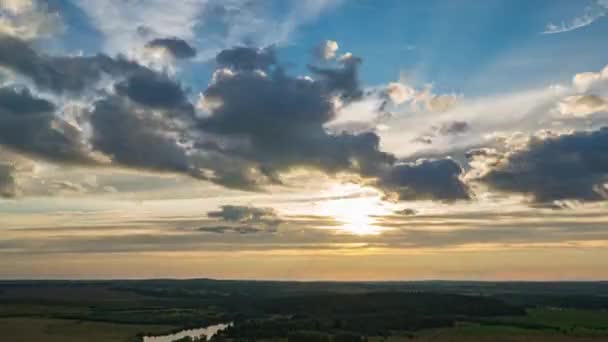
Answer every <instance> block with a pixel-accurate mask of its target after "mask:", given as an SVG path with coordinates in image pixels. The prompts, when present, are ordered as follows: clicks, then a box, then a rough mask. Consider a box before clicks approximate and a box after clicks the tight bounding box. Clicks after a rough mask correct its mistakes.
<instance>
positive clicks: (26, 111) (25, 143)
mask: <svg viewBox="0 0 608 342" xmlns="http://www.w3.org/2000/svg"><path fill="white" fill-rule="evenodd" d="M54 111H55V105H54V104H53V103H51V102H49V101H47V100H45V99H41V98H38V97H35V96H34V95H32V93H31V92H30V91H29V90H28V89H21V90H19V89H17V88H13V87H4V88H0V144H1V145H4V146H6V147H9V148H10V149H13V150H15V151H19V152H22V153H26V154H28V155H33V156H36V157H40V158H43V159H47V160H51V161H58V162H67V163H92V162H93V159H92V158H91V156H90V155H89V153H88V151H87V148H86V146H85V144H83V142H82V141H81V137H80V132H79V131H78V130H77V129H76V128H75V127H73V126H71V125H70V124H68V123H67V122H64V121H62V120H61V119H59V118H57V117H55V115H54Z"/></svg>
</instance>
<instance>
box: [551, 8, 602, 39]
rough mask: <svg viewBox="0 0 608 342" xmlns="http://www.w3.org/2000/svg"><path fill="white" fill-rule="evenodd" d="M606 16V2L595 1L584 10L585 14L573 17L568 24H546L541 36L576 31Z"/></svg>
mask: <svg viewBox="0 0 608 342" xmlns="http://www.w3.org/2000/svg"><path fill="white" fill-rule="evenodd" d="M607 14H608V0H597V1H596V2H595V3H594V4H593V5H590V6H587V7H586V8H585V13H584V14H583V15H581V16H578V17H575V18H574V19H572V20H570V21H569V22H565V21H563V22H561V23H560V24H555V23H549V24H547V26H546V28H545V31H543V32H542V33H543V34H555V33H563V32H569V31H574V30H578V29H580V28H583V27H585V26H589V25H591V24H593V23H594V22H596V21H597V20H599V19H601V18H602V17H604V16H606V15H607Z"/></svg>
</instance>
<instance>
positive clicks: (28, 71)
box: [0, 36, 144, 94]
mask: <svg viewBox="0 0 608 342" xmlns="http://www.w3.org/2000/svg"><path fill="white" fill-rule="evenodd" d="M0 66H3V67H5V68H7V69H9V70H11V71H13V72H15V73H18V74H20V75H22V76H25V77H27V78H28V79H30V80H31V81H33V83H34V84H35V85H36V87H38V88H39V89H41V90H46V91H52V92H55V93H66V92H67V93H72V94H81V93H84V92H87V91H90V90H91V88H93V87H94V86H95V85H96V83H98V82H99V81H101V80H102V78H103V77H105V76H114V77H124V76H125V75H129V74H130V73H133V72H135V71H141V70H142V69H143V68H144V67H142V66H140V65H139V64H137V63H135V62H132V61H128V60H126V59H124V58H121V57H119V58H116V59H114V58H111V57H108V56H106V55H102V54H100V55H96V56H71V57H64V56H59V57H55V56H47V55H44V54H39V53H38V52H37V51H35V50H34V49H33V48H32V47H30V45H28V44H27V43H26V42H24V41H22V40H20V39H17V38H13V37H9V36H0Z"/></svg>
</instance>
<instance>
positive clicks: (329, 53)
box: [315, 40, 339, 61]
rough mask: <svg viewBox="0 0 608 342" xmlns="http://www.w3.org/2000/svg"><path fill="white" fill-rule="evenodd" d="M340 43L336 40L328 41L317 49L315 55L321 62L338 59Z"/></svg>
mask: <svg viewBox="0 0 608 342" xmlns="http://www.w3.org/2000/svg"><path fill="white" fill-rule="evenodd" d="M338 48H339V46H338V42H336V41H335V40H326V41H324V42H323V43H321V44H320V45H319V46H317V48H316V49H315V55H316V57H317V58H319V59H321V60H326V61H328V60H330V59H334V58H336V53H337V52H338Z"/></svg>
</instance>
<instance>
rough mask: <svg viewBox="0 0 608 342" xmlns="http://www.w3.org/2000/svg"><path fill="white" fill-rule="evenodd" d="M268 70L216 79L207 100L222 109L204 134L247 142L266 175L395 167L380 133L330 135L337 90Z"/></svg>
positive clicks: (249, 154)
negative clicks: (384, 165) (382, 149)
mask: <svg viewBox="0 0 608 342" xmlns="http://www.w3.org/2000/svg"><path fill="white" fill-rule="evenodd" d="M256 51H258V50H255V49H254V50H253V51H252V52H251V53H252V54H254V53H255V52H256ZM220 55H221V53H220ZM246 64H248V63H246ZM267 71H268V73H267V74H264V73H260V72H256V71H251V70H241V71H238V70H235V71H234V72H232V73H224V74H219V75H216V79H215V81H214V83H212V84H211V85H210V86H209V88H208V89H207V90H206V91H205V93H204V95H205V99H206V101H210V102H213V103H219V104H220V105H219V106H217V107H216V108H214V110H213V111H212V113H211V114H212V115H211V116H210V117H209V118H207V119H205V120H203V121H201V127H202V129H203V130H206V131H210V132H214V133H217V134H224V135H232V136H241V137H245V138H246V139H247V140H248V142H249V146H248V148H247V149H244V150H243V151H241V153H242V154H243V155H244V156H246V157H247V158H248V159H250V160H254V161H256V162H257V163H259V164H260V168H261V169H262V170H263V172H265V173H273V172H276V171H283V170H287V169H289V168H292V167H298V166H300V167H302V166H303V167H306V166H310V167H315V168H319V169H322V170H325V171H329V172H336V171H343V170H348V169H355V168H359V169H360V168H370V167H371V166H372V164H375V163H379V164H381V163H387V162H389V163H390V162H392V160H393V157H392V156H391V155H389V154H386V153H383V152H380V151H379V150H378V145H379V137H378V136H377V135H376V134H374V133H364V134H358V135H352V134H347V133H344V134H338V135H332V134H329V133H327V131H326V129H325V128H324V124H325V123H327V122H329V121H330V120H332V119H333V118H334V117H335V114H336V112H335V108H334V104H333V102H332V96H333V95H334V89H328V87H327V86H326V85H325V82H326V81H325V80H321V81H314V80H310V79H304V78H296V77H291V76H289V75H287V74H285V73H284V72H283V71H282V70H281V69H280V68H279V69H277V70H267ZM355 164H356V165H355Z"/></svg>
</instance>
